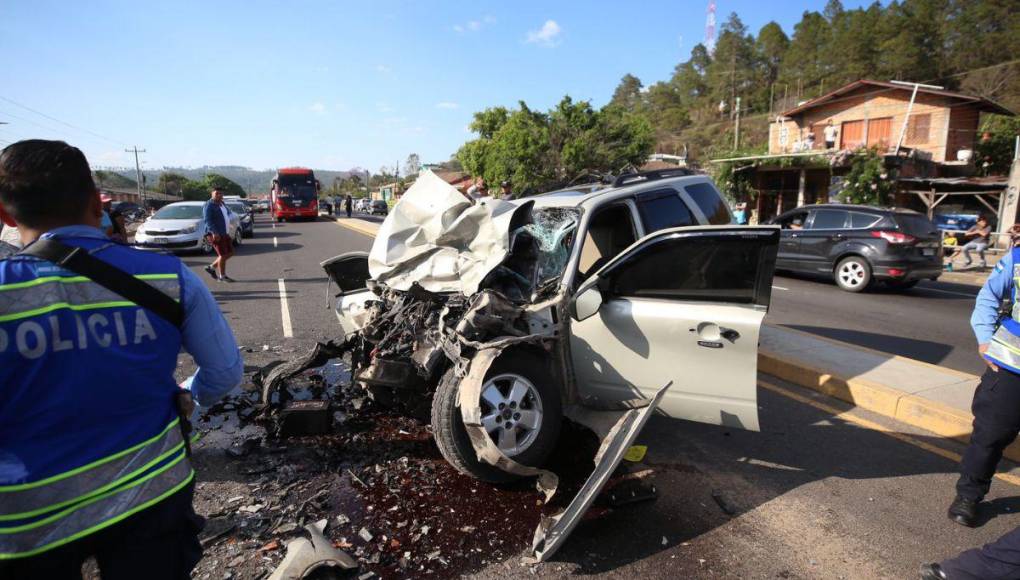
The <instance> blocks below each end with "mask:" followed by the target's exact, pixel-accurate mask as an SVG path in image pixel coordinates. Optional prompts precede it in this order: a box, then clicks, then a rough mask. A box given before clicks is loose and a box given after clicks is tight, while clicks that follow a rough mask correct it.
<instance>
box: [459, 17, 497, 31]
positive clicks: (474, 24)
mask: <svg viewBox="0 0 1020 580" xmlns="http://www.w3.org/2000/svg"><path fill="white" fill-rule="evenodd" d="M495 23H496V17H494V16H492V15H491V14H486V15H485V16H483V17H482V18H480V19H478V20H468V21H467V22H465V23H462V24H454V25H453V31H454V32H456V33H457V34H464V33H465V32H478V31H479V30H481V29H482V28H485V27H486V26H488V25H489V24H495Z"/></svg>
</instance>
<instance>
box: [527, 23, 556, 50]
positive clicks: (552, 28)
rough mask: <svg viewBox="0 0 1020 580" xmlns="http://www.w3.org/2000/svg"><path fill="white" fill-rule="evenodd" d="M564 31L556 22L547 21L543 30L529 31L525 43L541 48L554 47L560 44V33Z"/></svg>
mask: <svg viewBox="0 0 1020 580" xmlns="http://www.w3.org/2000/svg"><path fill="white" fill-rule="evenodd" d="M561 32H563V29H562V28H560V25H559V24H557V23H556V21H555V20H546V21H545V24H543V25H542V28H539V29H538V30H531V31H528V36H527V38H526V39H525V42H528V43H531V44H537V45H539V46H546V47H550V48H551V47H553V46H556V45H557V44H559V43H560V33H561Z"/></svg>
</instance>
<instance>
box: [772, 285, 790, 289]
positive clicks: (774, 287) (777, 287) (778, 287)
mask: <svg viewBox="0 0 1020 580" xmlns="http://www.w3.org/2000/svg"><path fill="white" fill-rule="evenodd" d="M772 289H773V290H789V288H783V287H782V286H776V285H775V284H773V285H772Z"/></svg>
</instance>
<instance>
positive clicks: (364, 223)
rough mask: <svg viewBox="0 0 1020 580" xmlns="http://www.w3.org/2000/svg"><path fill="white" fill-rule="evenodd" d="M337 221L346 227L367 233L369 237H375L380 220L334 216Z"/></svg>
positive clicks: (360, 232) (339, 224) (337, 223)
mask: <svg viewBox="0 0 1020 580" xmlns="http://www.w3.org/2000/svg"><path fill="white" fill-rule="evenodd" d="M333 219H334V220H335V221H336V225H338V226H341V227H345V228H347V229H349V230H354V231H356V232H358V233H359V234H365V235H366V236H369V237H375V234H376V232H378V231H379V225H380V222H371V221H368V220H363V219H361V218H342V217H336V218H333Z"/></svg>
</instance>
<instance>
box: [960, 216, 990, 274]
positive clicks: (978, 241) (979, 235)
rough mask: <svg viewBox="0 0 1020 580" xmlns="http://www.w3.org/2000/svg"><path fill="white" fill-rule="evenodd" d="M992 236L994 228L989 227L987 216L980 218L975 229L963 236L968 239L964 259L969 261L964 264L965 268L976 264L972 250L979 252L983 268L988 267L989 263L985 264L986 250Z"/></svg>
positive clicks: (964, 247) (964, 248)
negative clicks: (971, 253) (971, 254)
mask: <svg viewBox="0 0 1020 580" xmlns="http://www.w3.org/2000/svg"><path fill="white" fill-rule="evenodd" d="M991 234H992V226H990V225H988V218H986V217H985V216H980V217H979V218H978V219H977V223H976V224H974V227H972V228H970V229H969V230H967V232H966V233H965V234H963V235H964V237H965V238H966V239H967V243H966V244H964V245H963V257H964V259H965V260H967V263H966V264H964V266H965V267H967V268H969V267H970V265H971V264H973V263H974V260H972V259H971V257H970V251H971V250H977V253H978V257H980V258H981V267H982V268H987V267H988V263H987V262H985V250H986V249H988V237H989V236H990V235H991Z"/></svg>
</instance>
